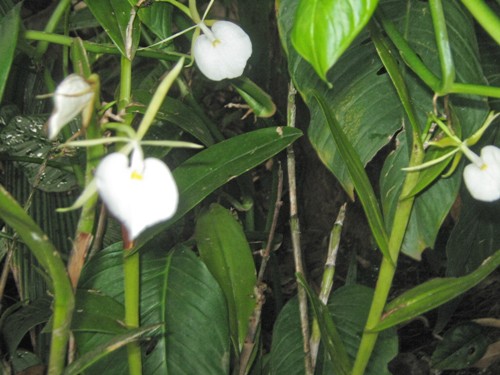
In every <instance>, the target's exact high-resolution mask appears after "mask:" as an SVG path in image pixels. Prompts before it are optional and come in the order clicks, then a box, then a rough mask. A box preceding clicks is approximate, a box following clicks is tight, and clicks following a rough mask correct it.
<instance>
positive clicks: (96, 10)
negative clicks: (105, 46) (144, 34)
mask: <svg viewBox="0 0 500 375" xmlns="http://www.w3.org/2000/svg"><path fill="white" fill-rule="evenodd" d="M85 3H86V4H87V6H88V7H89V8H90V10H91V12H92V14H93V15H94V17H95V18H96V19H97V21H99V24H100V25H101V26H102V27H103V28H104V30H105V31H106V33H107V34H108V35H109V37H110V38H111V40H112V41H113V43H114V44H115V45H116V47H117V48H118V49H119V50H120V52H121V54H122V55H123V56H125V57H127V58H128V59H129V60H131V59H132V58H133V57H134V54H135V51H136V49H137V46H138V45H139V38H140V22H139V17H138V16H136V17H135V18H134V20H133V22H132V28H130V30H129V33H131V38H130V37H129V36H127V26H128V25H129V22H130V20H131V11H132V6H131V5H130V4H129V3H128V1H123V0H87V1H86V2H85Z"/></svg>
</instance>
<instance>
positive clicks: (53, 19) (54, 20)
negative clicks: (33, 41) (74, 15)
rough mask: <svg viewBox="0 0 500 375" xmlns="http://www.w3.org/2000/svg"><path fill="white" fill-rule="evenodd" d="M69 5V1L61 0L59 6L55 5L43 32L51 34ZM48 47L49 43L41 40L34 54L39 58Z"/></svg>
mask: <svg viewBox="0 0 500 375" xmlns="http://www.w3.org/2000/svg"><path fill="white" fill-rule="evenodd" d="M70 5H71V0H61V1H60V2H59V4H58V5H57V7H56V9H54V11H53V12H52V15H51V16H50V19H49V22H47V25H46V26H45V30H44V31H45V32H47V33H51V32H53V31H54V30H55V29H56V27H57V24H58V23H59V21H60V20H61V18H62V17H64V14H65V12H66V9H67V8H68V7H69V6H70ZM48 47H49V43H48V41H46V40H41V41H40V42H39V43H38V45H37V47H36V54H37V56H38V57H41V56H42V55H43V54H44V53H45V51H47V48H48Z"/></svg>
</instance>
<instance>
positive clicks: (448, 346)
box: [431, 323, 489, 370]
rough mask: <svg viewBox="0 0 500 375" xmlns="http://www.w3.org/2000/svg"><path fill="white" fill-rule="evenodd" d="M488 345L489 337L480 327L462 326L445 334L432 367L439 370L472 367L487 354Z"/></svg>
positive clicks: (434, 355)
mask: <svg viewBox="0 0 500 375" xmlns="http://www.w3.org/2000/svg"><path fill="white" fill-rule="evenodd" d="M488 344H489V340H488V337H487V336H486V334H485V332H484V331H483V328H482V327H481V326H480V325H478V324H475V323H465V324H461V325H459V326H457V327H454V328H452V329H450V330H449V331H447V332H446V333H445V334H444V336H443V340H442V341H440V342H439V343H438V345H437V347H436V350H435V351H434V353H432V358H431V359H432V367H433V368H434V369H437V370H460V369H463V368H466V367H470V366H471V365H472V364H474V363H475V362H477V361H478V360H479V359H480V358H481V357H482V356H483V354H484V353H486V350H487V348H488Z"/></svg>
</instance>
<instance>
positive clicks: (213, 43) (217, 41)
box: [212, 39, 220, 48]
mask: <svg viewBox="0 0 500 375" xmlns="http://www.w3.org/2000/svg"><path fill="white" fill-rule="evenodd" d="M217 44H220V40H219V39H215V40H214V41H213V42H212V47H214V48H215V47H217Z"/></svg>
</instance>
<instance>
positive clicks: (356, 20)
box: [292, 0, 378, 81]
mask: <svg viewBox="0 0 500 375" xmlns="http://www.w3.org/2000/svg"><path fill="white" fill-rule="evenodd" d="M377 4H378V0H301V1H299V5H298V6H297V13H296V17H295V21H294V25H293V29H292V43H293V46H294V47H295V49H296V50H297V51H298V52H299V54H300V55H301V56H302V57H303V58H304V59H305V60H307V61H308V62H309V63H310V64H311V65H312V66H313V67H314V69H315V70H316V73H317V74H318V75H319V76H320V77H321V79H322V80H323V81H327V78H326V73H327V71H328V70H329V69H330V68H331V67H332V66H333V64H334V63H335V62H336V61H337V60H338V58H339V57H340V55H342V53H343V52H344V51H345V50H346V49H347V47H349V45H350V44H351V42H352V41H353V40H354V38H355V37H356V36H357V35H358V33H359V32H360V31H361V29H363V27H364V26H365V25H366V24H367V22H368V21H369V20H370V18H371V16H372V14H373V12H374V11H375V8H376V7H377Z"/></svg>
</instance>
